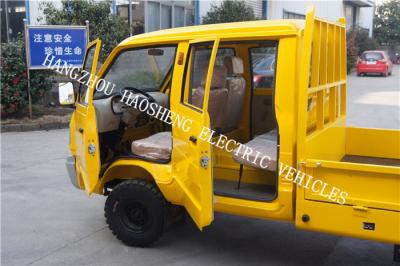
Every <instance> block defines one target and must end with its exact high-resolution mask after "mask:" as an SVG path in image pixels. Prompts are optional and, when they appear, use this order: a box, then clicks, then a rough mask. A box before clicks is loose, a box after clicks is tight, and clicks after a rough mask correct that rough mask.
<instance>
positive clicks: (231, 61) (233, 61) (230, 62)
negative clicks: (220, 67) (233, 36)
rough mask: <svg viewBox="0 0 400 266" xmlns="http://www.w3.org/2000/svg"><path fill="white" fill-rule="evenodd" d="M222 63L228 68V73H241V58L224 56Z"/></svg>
mask: <svg viewBox="0 0 400 266" xmlns="http://www.w3.org/2000/svg"><path fill="white" fill-rule="evenodd" d="M224 65H225V67H226V68H227V69H228V75H232V74H234V75H242V74H243V72H244V70H243V60H242V58H240V57H237V56H226V57H225V58H224Z"/></svg>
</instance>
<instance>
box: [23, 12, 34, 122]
mask: <svg viewBox="0 0 400 266" xmlns="http://www.w3.org/2000/svg"><path fill="white" fill-rule="evenodd" d="M27 27H28V21H27V19H26V18H24V30H25V38H26V34H27V32H28V31H27ZM25 54H26V56H25V58H26V78H27V79H28V88H27V94H28V110H29V119H32V97H31V72H30V71H29V65H28V43H27V42H26V39H25Z"/></svg>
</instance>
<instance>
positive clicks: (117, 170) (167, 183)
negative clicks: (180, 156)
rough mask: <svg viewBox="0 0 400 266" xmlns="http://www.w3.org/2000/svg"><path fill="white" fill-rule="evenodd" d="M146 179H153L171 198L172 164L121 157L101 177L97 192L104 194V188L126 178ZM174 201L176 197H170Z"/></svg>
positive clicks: (172, 187) (165, 194)
mask: <svg viewBox="0 0 400 266" xmlns="http://www.w3.org/2000/svg"><path fill="white" fill-rule="evenodd" d="M131 179H144V180H149V181H153V182H154V183H156V184H157V186H158V187H159V188H160V190H161V191H162V193H163V194H164V196H165V197H166V198H167V199H169V198H170V195H173V194H174V192H173V190H174V185H173V183H174V182H172V176H171V166H170V164H160V163H155V162H147V161H141V160H136V159H119V160H117V161H115V162H113V163H112V164H111V165H110V166H109V167H108V168H107V170H106V171H105V172H104V174H103V176H102V177H101V178H100V179H99V182H98V184H97V188H96V193H98V194H104V188H105V187H109V188H112V187H113V186H115V185H117V184H119V183H120V182H122V181H124V180H131ZM170 200H172V201H174V199H170Z"/></svg>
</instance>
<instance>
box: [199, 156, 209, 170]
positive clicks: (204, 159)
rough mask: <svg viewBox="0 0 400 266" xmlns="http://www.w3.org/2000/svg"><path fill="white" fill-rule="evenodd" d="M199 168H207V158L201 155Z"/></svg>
mask: <svg viewBox="0 0 400 266" xmlns="http://www.w3.org/2000/svg"><path fill="white" fill-rule="evenodd" d="M200 166H201V167H203V168H207V167H208V156H206V155H203V156H201V157H200Z"/></svg>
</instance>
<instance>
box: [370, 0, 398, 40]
mask: <svg viewBox="0 0 400 266" xmlns="http://www.w3.org/2000/svg"><path fill="white" fill-rule="evenodd" d="M374 35H375V38H376V39H377V40H378V42H379V43H380V44H381V45H387V46H394V45H398V44H400V1H398V0H387V1H386V2H383V3H382V4H381V5H378V7H377V9H376V12H375V18H374Z"/></svg>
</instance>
